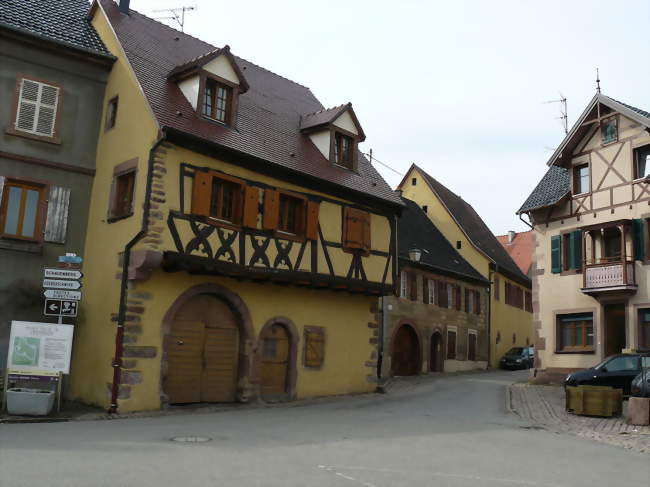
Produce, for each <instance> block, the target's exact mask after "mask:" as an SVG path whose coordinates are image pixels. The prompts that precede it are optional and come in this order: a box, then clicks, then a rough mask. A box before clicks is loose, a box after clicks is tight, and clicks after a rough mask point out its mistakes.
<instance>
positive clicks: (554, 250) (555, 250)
mask: <svg viewBox="0 0 650 487" xmlns="http://www.w3.org/2000/svg"><path fill="white" fill-rule="evenodd" d="M561 247H562V237H561V236H560V235H553V236H552V237H551V272H552V273H553V274H559V273H560V272H562V253H561V252H562V251H561Z"/></svg>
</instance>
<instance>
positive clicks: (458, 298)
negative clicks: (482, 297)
mask: <svg viewBox="0 0 650 487" xmlns="http://www.w3.org/2000/svg"><path fill="white" fill-rule="evenodd" d="M454 288H455V290H456V293H455V294H456V297H455V301H454V304H455V306H456V311H460V310H461V309H462V308H461V296H462V294H461V290H460V286H454Z"/></svg>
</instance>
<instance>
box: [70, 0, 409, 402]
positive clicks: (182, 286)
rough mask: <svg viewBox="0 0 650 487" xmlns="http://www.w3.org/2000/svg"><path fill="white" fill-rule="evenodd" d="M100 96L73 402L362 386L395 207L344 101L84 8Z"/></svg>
mask: <svg viewBox="0 0 650 487" xmlns="http://www.w3.org/2000/svg"><path fill="white" fill-rule="evenodd" d="M90 16H91V20H92V23H93V26H94V27H95V29H96V30H97V32H98V33H99V34H100V36H101V37H102V40H103V41H104V42H105V43H106V46H107V47H108V49H110V51H111V52H112V53H113V54H114V55H115V56H116V58H117V61H116V63H115V66H114V68H113V70H112V72H111V74H110V76H109V79H108V84H107V90H106V100H105V119H106V124H105V127H102V131H101V134H100V138H99V145H98V159H97V175H96V178H95V184H94V187H93V198H92V205H91V208H90V219H89V228H88V238H87V244H86V251H85V267H84V272H85V284H84V290H85V294H84V302H83V303H84V306H83V310H82V311H83V313H82V316H81V320H80V324H79V326H78V329H77V331H76V342H75V354H74V361H73V371H72V387H71V393H72V396H73V397H75V398H79V399H81V400H84V401H86V402H90V403H94V404H98V405H102V406H106V407H110V408H111V409H112V410H116V409H118V408H119V410H120V411H133V410H144V409H157V408H160V407H164V406H165V405H168V404H183V403H196V402H234V401H250V400H253V399H256V398H260V397H261V398H262V399H264V400H286V399H292V398H302V397H309V396H319V395H328V394H341V393H351V392H366V391H370V390H373V389H374V387H375V385H374V383H375V382H376V373H377V333H378V332H377V323H376V320H375V316H376V315H375V313H376V311H377V310H376V306H377V304H376V303H377V296H379V295H383V294H387V293H391V292H392V291H393V282H394V277H395V272H396V266H395V257H394V255H395V242H394V234H395V221H396V216H397V214H398V213H399V211H400V210H401V207H402V203H401V201H400V199H399V198H398V196H397V195H396V194H395V193H394V192H393V191H392V190H391V189H390V187H389V186H388V185H387V184H386V182H385V181H384V180H383V179H382V178H381V176H380V175H379V174H378V173H377V172H376V171H375V170H374V169H373V167H372V166H371V164H370V163H369V162H368V161H367V160H366V159H365V158H364V157H363V155H362V154H361V153H360V152H359V149H358V143H359V142H362V141H363V140H364V138H365V135H364V133H363V130H362V128H361V125H360V123H359V120H358V119H357V117H356V115H355V113H354V110H353V109H352V106H351V104H344V105H341V106H338V107H335V108H332V109H324V108H323V106H322V105H321V104H320V102H319V101H318V100H317V99H316V98H315V97H314V95H313V94H312V93H311V91H310V90H309V89H308V88H306V87H304V86H301V85H299V84H297V83H294V82H292V81H290V80H287V79H285V78H283V77H281V76H278V75H276V74H274V73H272V72H270V71H268V70H266V69H264V68H261V67H259V66H257V65H255V64H253V63H251V62H248V61H246V60H244V59H241V58H239V57H236V56H234V55H233V54H232V53H231V52H230V48H229V47H228V46H225V47H223V48H216V47H214V46H212V45H210V44H207V43H205V42H202V41H200V40H198V39H196V38H194V37H191V36H189V35H186V34H183V33H181V32H178V31H176V30H174V29H171V28H169V27H167V26H165V25H163V24H160V23H158V22H155V21H153V20H151V19H149V18H147V17H145V16H143V15H141V14H139V13H137V12H134V11H132V10H129V8H128V2H125V1H122V2H120V4H119V5H118V4H116V3H114V2H112V1H108V0H100V1H96V2H95V3H94V4H93V7H92V8H91V12H90Z"/></svg>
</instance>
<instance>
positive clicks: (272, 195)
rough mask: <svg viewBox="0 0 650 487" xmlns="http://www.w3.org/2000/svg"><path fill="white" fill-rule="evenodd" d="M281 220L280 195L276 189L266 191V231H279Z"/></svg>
mask: <svg viewBox="0 0 650 487" xmlns="http://www.w3.org/2000/svg"><path fill="white" fill-rule="evenodd" d="M279 218H280V193H278V192H277V191H276V190H274V189H266V190H264V218H263V220H264V222H263V225H262V226H263V227H264V230H277V228H278V222H279Z"/></svg>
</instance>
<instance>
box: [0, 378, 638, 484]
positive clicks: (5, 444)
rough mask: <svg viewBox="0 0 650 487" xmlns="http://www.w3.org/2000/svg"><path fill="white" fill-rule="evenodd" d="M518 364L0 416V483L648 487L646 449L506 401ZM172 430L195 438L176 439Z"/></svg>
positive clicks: (178, 434)
mask: <svg viewBox="0 0 650 487" xmlns="http://www.w3.org/2000/svg"><path fill="white" fill-rule="evenodd" d="M524 374H525V373H521V372H489V373H477V374H469V375H459V376H451V377H444V378H438V379H432V380H425V381H421V380H419V381H417V382H416V383H408V384H403V385H400V386H398V387H396V388H395V389H394V390H392V391H391V392H390V393H389V394H385V395H368V396H361V397H349V398H343V399H337V400H328V401H325V402H318V403H315V404H307V405H301V406H297V407H282V408H262V409H246V410H241V409H240V410H232V411H226V412H216V413H209V414H179V415H173V416H163V417H156V418H146V419H126V420H114V421H90V422H88V421H86V422H70V423H50V424H9V425H0V486H2V487H16V486H20V487H28V486H39V487H40V486H48V487H58V486H61V487H76V486H80V487H81V486H83V487H89V486H110V487H121V486H129V487H130V486H133V487H136V486H137V487H140V486H142V487H148V486H179V487H194V486H201V487H203V486H211V487H212V486H228V487H231V486H246V487H248V486H278V487H280V486H281V487H289V486H301V487H303V486H310V487H311V486H337V487H338V486H340V487H363V486H365V487H400V486H436V487H447V486H448V487H458V486H489V487H503V486H513V487H517V486H526V487H528V486H535V487H537V486H553V487H559V486H562V487H564V486H566V487H569V486H571V487H573V486H589V487H593V486H607V487H610V486H612V487H614V486H615V487H623V486H628V485H629V486H635V487H640V486H641V487H644V486H648V485H650V458H649V457H648V456H647V455H642V454H639V453H633V452H630V451H626V450H623V449H621V448H617V447H613V446H608V445H604V444H599V443H593V442H591V441H589V440H585V439H581V438H577V437H574V436H571V435H568V434H566V435H565V434H554V433H549V432H546V431H539V430H534V429H528V428H527V426H529V425H527V423H526V422H524V421H522V420H521V419H519V418H518V417H517V416H514V415H512V414H509V413H507V411H506V408H505V388H506V385H507V384H508V383H510V382H512V381H514V380H517V379H522V378H523V377H524V376H525V375H524ZM176 436H208V437H210V438H212V440H211V441H209V442H206V443H178V442H172V441H170V438H172V437H176Z"/></svg>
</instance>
